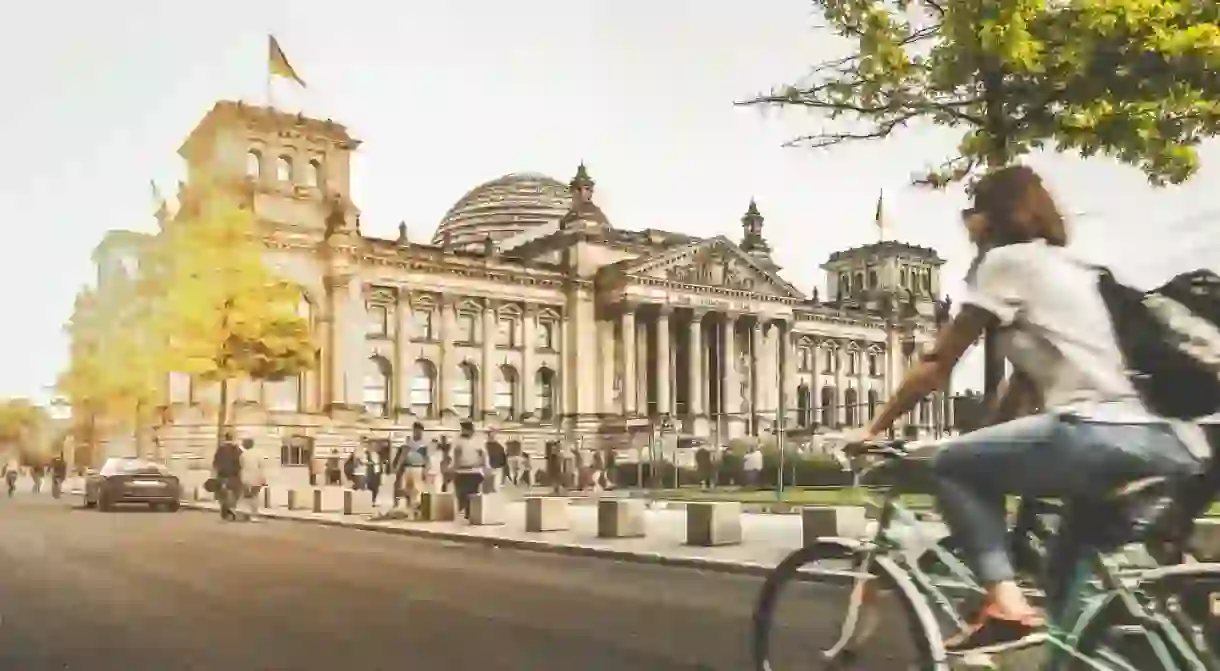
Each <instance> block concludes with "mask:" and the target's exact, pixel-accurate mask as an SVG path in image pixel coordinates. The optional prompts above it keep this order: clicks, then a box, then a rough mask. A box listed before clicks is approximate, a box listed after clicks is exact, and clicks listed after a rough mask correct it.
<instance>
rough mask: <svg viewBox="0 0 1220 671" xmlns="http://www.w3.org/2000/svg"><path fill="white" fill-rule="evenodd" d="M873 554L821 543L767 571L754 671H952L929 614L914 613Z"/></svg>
mask: <svg viewBox="0 0 1220 671" xmlns="http://www.w3.org/2000/svg"><path fill="white" fill-rule="evenodd" d="M874 552H875V549H874V548H872V547H871V546H869V545H866V544H858V543H854V542H851V541H847V540H829V539H827V540H819V541H817V542H815V543H814V544H812V545H810V546H808V547H804V548H801V549H799V550H797V551H795V552H793V553H792V554H791V555H789V556H788V557H787V558H786V559H785V560H784V561H783V562H781V563H780V565H779V566H777V567H776V568H775V570H774V571H772V572H771V575H770V576H768V577H767V581H766V582H765V583H764V585H763V589H762V593H761V594H760V596H759V600H758V605H757V607H756V609H755V611H754V627H753V639H752V642H751V643H752V646H753V656H754V668H755V669H756V671H785V670H786V669H803V670H807V669H816V670H821V671H847V670H849V669H853V670H854V669H859V670H860V671H947V670H948V669H949V666H948V664H946V663H945V662H944V655H943V652H942V651H939V641H940V633H939V630H938V629H937V628H936V625H935V621H934V620H933V621H932V622H931V624H930V627H931V630H930V629H929V619H930V615H928V614H927V612H926V610H927V609H926V607H924V608H923V609H922V610H923V611H925V612H924V613H923V614H920V613H919V612H917V611H918V610H920V609H919V608H918V607H917V606H916V605H915V604H916V599H917V598H918V597H916V596H915V595H914V587H913V586H912V585H911V583H910V581H909V580H908V579H907V578H906V576H905V574H903V573H902V572H901V570H900V569H898V568H897V567H896V566H894V564H893V563H892V562H890V561H888V560H886V559H885V558H884V557H878V556H874ZM933 640H935V641H937V645H933V644H932V641H933ZM938 659H939V660H940V661H937V660H938Z"/></svg>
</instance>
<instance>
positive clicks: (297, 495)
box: [288, 489, 305, 510]
mask: <svg viewBox="0 0 1220 671" xmlns="http://www.w3.org/2000/svg"><path fill="white" fill-rule="evenodd" d="M304 499H305V496H304V491H303V490H300V489H289V490H288V509H289V510H300V509H301V508H302V507H303V506H304V504H305V500H304Z"/></svg>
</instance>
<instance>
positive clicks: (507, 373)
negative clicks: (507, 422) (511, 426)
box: [496, 365, 517, 419]
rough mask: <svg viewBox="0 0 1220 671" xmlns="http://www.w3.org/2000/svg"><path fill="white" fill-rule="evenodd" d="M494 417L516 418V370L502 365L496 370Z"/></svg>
mask: <svg viewBox="0 0 1220 671" xmlns="http://www.w3.org/2000/svg"><path fill="white" fill-rule="evenodd" d="M496 416H497V417H502V418H504V419H516V417H517V369H515V368H513V367H512V366H508V365H504V366H500V367H499V368H497V369H496Z"/></svg>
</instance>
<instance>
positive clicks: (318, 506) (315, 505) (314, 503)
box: [309, 488, 322, 513]
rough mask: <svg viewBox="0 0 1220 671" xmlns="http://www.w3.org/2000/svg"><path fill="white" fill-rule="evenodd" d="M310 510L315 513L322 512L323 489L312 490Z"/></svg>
mask: <svg viewBox="0 0 1220 671" xmlns="http://www.w3.org/2000/svg"><path fill="white" fill-rule="evenodd" d="M309 498H310V501H309V511H310V512H314V513H320V512H322V490H321V489H317V488H314V489H312V490H310V497H309Z"/></svg>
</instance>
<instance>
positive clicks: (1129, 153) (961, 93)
mask: <svg viewBox="0 0 1220 671" xmlns="http://www.w3.org/2000/svg"><path fill="white" fill-rule="evenodd" d="M814 5H815V6H817V7H818V8H819V9H820V10H821V12H822V14H823V15H824V16H825V18H826V21H827V24H828V27H829V29H830V30H831V31H832V32H833V33H835V34H836V35H838V36H840V37H842V38H845V39H846V40H848V41H849V42H850V43H851V44H852V46H853V50H852V53H850V54H849V55H847V56H845V57H843V58H839V59H836V60H832V61H828V62H825V63H821V64H820V65H817V66H815V67H814V68H813V71H812V73H811V74H810V76H809V77H808V78H807V79H805V80H804V81H801V82H799V83H797V84H794V85H788V86H782V87H779V88H777V89H775V90H773V91H771V92H770V93H768V94H763V95H758V96H755V97H753V98H751V99H748V100H744V101H741V102H739V103H738V104H740V105H774V106H779V107H782V108H804V109H807V110H812V111H815V112H818V113H820V114H821V115H822V116H823V117H824V118H825V119H826V120H827V121H829V122H831V123H830V127H829V128H827V129H825V130H823V131H820V132H818V133H814V134H810V135H805V136H802V137H798V138H795V139H793V140H791V141H790V142H789V143H788V144H789V145H790V146H806V147H814V148H825V147H833V146H836V145H839V144H842V143H845V142H851V141H858V140H875V139H883V138H886V137H889V136H890V135H892V134H893V133H894V132H895V131H897V130H898V129H899V128H903V127H906V126H908V125H910V124H912V123H919V122H924V123H929V122H930V123H932V124H935V125H938V126H945V127H948V128H955V129H960V130H961V131H962V136H961V140H960V141H959V143H958V146H957V150H956V152H955V154H952V155H950V157H949V158H948V159H947V160H945V161H944V162H942V163H940V164H939V165H936V166H935V167H932V168H930V169H928V170H926V171H923V172H921V173H919V174H917V175H916V177H915V180H914V181H915V182H916V183H917V184H923V185H927V186H932V187H935V188H943V187H945V186H946V185H948V184H950V183H952V182H955V181H959V180H968V179H971V178H972V177H973V176H974V175H976V174H977V173H978V171H979V170H980V169H983V168H998V167H1002V166H1004V165H1007V164H1009V163H1011V162H1012V161H1015V160H1016V159H1018V158H1020V157H1021V156H1024V155H1026V154H1028V153H1030V152H1032V151H1035V150H1041V149H1045V148H1053V149H1055V150H1057V151H1076V152H1078V153H1079V154H1080V155H1081V156H1082V157H1086V158H1087V157H1090V156H1093V155H1096V154H1099V153H1100V154H1106V155H1109V156H1111V157H1113V158H1115V159H1117V160H1119V161H1121V162H1124V163H1127V164H1129V165H1132V166H1135V167H1137V168H1139V169H1140V170H1142V171H1143V172H1144V173H1145V174H1146V175H1147V176H1148V179H1149V181H1150V182H1151V183H1153V184H1154V185H1164V184H1176V183H1180V182H1183V181H1185V180H1186V179H1188V178H1189V177H1190V176H1191V175H1193V174H1194V173H1195V172H1196V171H1197V169H1198V153H1197V147H1198V145H1199V143H1200V142H1202V140H1204V139H1206V138H1208V137H1211V136H1214V135H1216V134H1217V132H1218V130H1220V80H1218V79H1217V78H1216V76H1215V75H1214V74H1213V72H1215V71H1216V70H1217V66H1220V25H1218V24H1220V5H1217V4H1216V3H1196V2H1187V1H1186V0H1106V1H1103V2H1098V1H1087V0H1064V1H1062V2H1054V3H1051V2H1030V1H1028V0H970V1H968V2H948V1H946V0H917V1H912V0H814ZM989 341H990V338H989ZM988 354H989V356H988V362H987V363H988V365H987V378H988V379H987V383H986V384H987V387H986V388H987V391H988V392H989V393H992V392H994V390H995V388H996V387H997V386H998V384H999V378H1000V377H1002V371H1003V367H1002V365H1003V362H1002V361H998V362H997V360H996V358H995V356H994V355H995V349H994V348H993V347H988Z"/></svg>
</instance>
